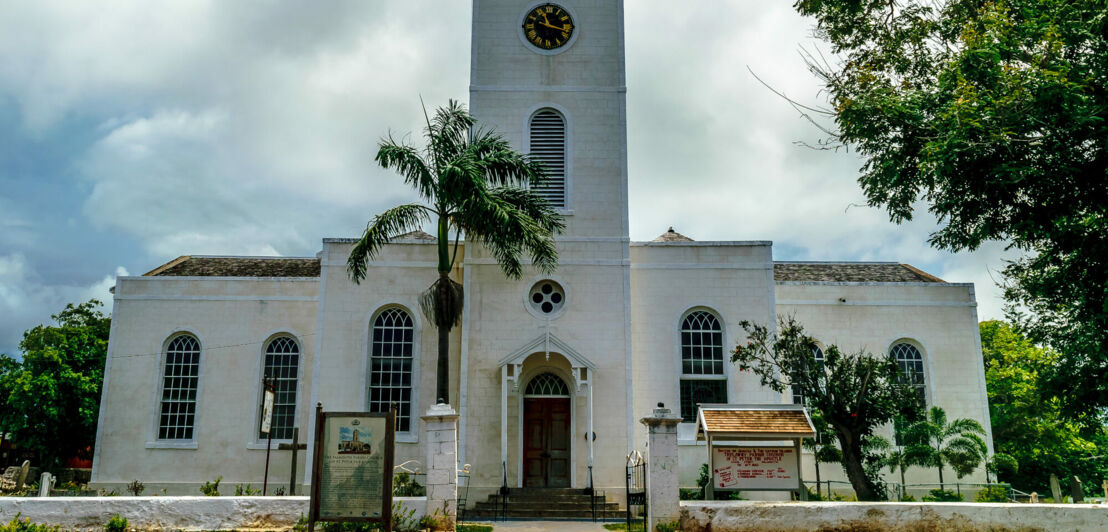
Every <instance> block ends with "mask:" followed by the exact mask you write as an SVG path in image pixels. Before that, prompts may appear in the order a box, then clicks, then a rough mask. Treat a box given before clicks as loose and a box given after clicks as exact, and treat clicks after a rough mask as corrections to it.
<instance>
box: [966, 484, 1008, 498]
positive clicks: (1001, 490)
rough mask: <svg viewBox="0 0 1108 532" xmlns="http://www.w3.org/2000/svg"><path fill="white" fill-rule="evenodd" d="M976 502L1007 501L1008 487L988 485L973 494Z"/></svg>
mask: <svg viewBox="0 0 1108 532" xmlns="http://www.w3.org/2000/svg"><path fill="white" fill-rule="evenodd" d="M973 500H974V501H976V502H1008V488H1006V487H1004V486H989V487H988V488H985V489H983V490H981V491H979V492H977V495H974V496H973Z"/></svg>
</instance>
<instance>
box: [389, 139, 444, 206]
mask: <svg viewBox="0 0 1108 532" xmlns="http://www.w3.org/2000/svg"><path fill="white" fill-rule="evenodd" d="M375 160H376V161H377V164H379V165H381V167H382V168H388V169H393V170H396V171H397V172H399V173H400V175H402V176H404V182H405V183H407V184H408V185H411V186H412V188H415V189H416V191H417V192H419V195H420V196H421V197H423V199H425V200H427V201H428V202H433V201H434V198H435V196H436V191H435V187H436V185H435V175H434V172H432V169H431V167H430V166H428V164H427V161H425V160H424V159H423V157H422V156H420V154H419V150H417V149H415V148H413V147H411V146H408V145H405V144H402V143H400V142H397V141H396V140H394V139H393V138H392V137H391V136H389V137H387V138H384V139H381V142H380V143H379V144H378V147H377V157H376V158H375Z"/></svg>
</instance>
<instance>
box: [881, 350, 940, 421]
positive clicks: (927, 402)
mask: <svg viewBox="0 0 1108 532" xmlns="http://www.w3.org/2000/svg"><path fill="white" fill-rule="evenodd" d="M900 344H906V345H909V346H911V347H914V348H915V349H916V352H917V353H919V356H920V366H921V367H922V368H923V371H922V374H923V384H919V385H913V386H918V387H919V388H920V389H922V390H923V408H924V410H925V412H923V415H926V414H927V413H926V410H927V409H928V408H931V405H933V404H934V403H933V402H932V398H931V368H930V365H929V358H928V356H927V350H925V349H924V348H923V344H921V343H920V342H918V341H916V340H914V339H912V338H908V337H903V338H898V339H896V340H894V341H892V342H891V343H889V347H888V348H887V349H886V350H885V356H886V357H888V358H889V359H890V360H892V361H893V362H896V364H897V366H898V367H899V366H900V360H899V359H898V358H896V357H895V356H894V355H893V348H895V347H896V346H898V345H900Z"/></svg>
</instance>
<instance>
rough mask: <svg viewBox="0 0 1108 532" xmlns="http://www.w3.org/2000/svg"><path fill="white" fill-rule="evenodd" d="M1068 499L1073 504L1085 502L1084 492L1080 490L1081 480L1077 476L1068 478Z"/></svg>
mask: <svg viewBox="0 0 1108 532" xmlns="http://www.w3.org/2000/svg"><path fill="white" fill-rule="evenodd" d="M1070 497H1071V498H1073V502H1074V504H1077V503H1080V502H1085V490H1084V489H1082V488H1081V479H1079V478H1077V475H1074V476H1072V477H1070Z"/></svg>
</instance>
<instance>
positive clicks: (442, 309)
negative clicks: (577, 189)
mask: <svg viewBox="0 0 1108 532" xmlns="http://www.w3.org/2000/svg"><path fill="white" fill-rule="evenodd" d="M424 137H425V139H426V141H427V145H426V146H425V147H424V148H423V149H422V150H421V149H418V148H415V147H412V146H409V145H408V144H406V143H404V142H398V141H396V140H394V139H393V138H392V137H389V138H387V139H384V140H382V141H381V143H380V145H379V147H378V151H377V159H376V160H377V163H378V164H380V165H381V166H382V167H384V168H391V169H394V170H396V171H397V172H399V173H400V174H401V175H402V176H403V177H404V182H405V183H407V184H408V185H411V186H412V188H414V189H415V190H416V192H418V193H419V196H420V198H421V199H422V200H423V203H409V204H406V205H400V206H397V207H393V208H391V209H389V210H387V211H385V212H382V213H381V214H378V215H377V216H376V217H375V218H373V220H372V221H370V222H369V224H368V225H367V226H366V229H365V232H364V233H363V234H362V237H361V238H360V239H359V240H358V242H357V243H356V244H355V245H354V249H353V250H352V251H351V253H350V257H349V259H348V260H347V270H348V272H349V274H350V278H351V279H352V280H353V281H354V282H355V283H360V282H361V281H362V280H363V279H365V277H366V274H367V273H368V268H369V261H370V260H372V259H373V258H374V257H375V256H376V255H377V253H378V252H380V250H381V247H382V246H384V245H385V244H388V243H389V240H390V239H391V238H393V237H395V236H397V235H400V234H402V233H407V232H410V231H415V230H418V229H420V228H421V227H422V226H423V225H424V224H425V223H434V224H435V227H436V235H435V236H436V238H437V240H438V242H437V244H438V272H439V277H438V279H436V280H435V282H434V283H432V284H431V286H430V288H428V289H427V290H426V291H425V292H424V293H423V294H422V295H421V297H420V309H421V310H422V311H423V313H424V314H425V315H426V316H427V319H428V320H429V321H431V322H432V323H434V324H435V326H436V327H437V328H438V333H439V338H438V368H437V373H436V386H435V394H436V397H437V398H438V399H441V400H443V401H449V400H450V388H449V371H450V358H449V353H450V329H452V328H453V327H454V326H455V325H458V324H459V323H460V322H461V319H462V307H463V305H464V301H463V297H462V285H461V284H460V283H458V282H457V281H454V280H453V279H451V278H450V272H451V271H452V270H453V269H454V261H455V259H456V258H457V255H458V242H459V239H460V238H461V236H462V234H463V233H464V234H465V236H466V238H467V240H468V242H469V245H471V246H472V245H474V244H476V243H478V242H479V243H481V244H483V245H484V246H485V248H487V249H488V251H489V252H490V253H491V254H492V256H493V257H494V258H495V259H496V261H497V262H498V263H499V264H500V267H501V269H502V270H503V271H504V274H505V275H507V276H508V277H509V278H512V279H518V278H520V276H521V275H522V274H523V263H522V261H521V260H522V257H523V255H524V254H525V253H526V254H528V255H530V258H531V263H532V264H534V266H535V267H537V268H538V269H539V270H541V271H543V272H550V271H553V270H554V268H555V267H556V266H557V264H558V250H557V247H556V246H555V243H554V235H555V234H557V233H559V232H561V231H562V230H563V229H564V228H565V222H564V221H563V220H562V218H561V216H559V215H558V214H557V213H556V212H555V211H554V208H553V207H551V205H550V204H549V203H548V202H547V201H546V200H545V199H543V198H542V197H540V196H539V195H538V194H536V193H534V192H532V191H531V190H530V189H529V188H528V187H529V186H530V185H534V184H538V183H541V182H542V181H543V180H544V179H545V178H546V173H545V171H544V169H543V166H542V163H541V162H540V161H538V160H537V159H534V158H531V157H529V156H527V155H523V154H520V153H518V152H516V151H514V150H513V149H512V147H511V145H509V144H508V141H507V140H505V139H504V137H503V136H501V135H500V134H498V133H496V132H495V131H492V130H489V129H485V128H482V127H479V126H478V125H477V120H476V119H474V118H473V116H472V115H470V114H469V112H467V111H466V110H465V108H464V107H463V106H462V105H461V104H460V103H458V102H456V101H453V100H451V101H450V103H449V104H447V105H446V106H445V107H440V108H438V109H437V110H436V111H435V115H434V117H433V118H432V117H428V118H427V127H426V129H425V130H424ZM451 234H453V250H451Z"/></svg>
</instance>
